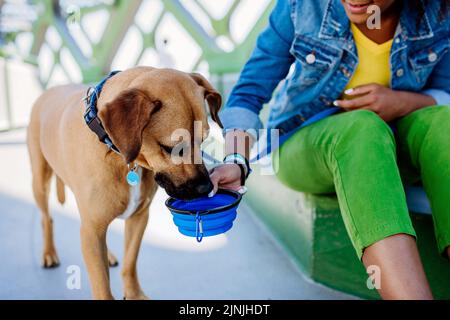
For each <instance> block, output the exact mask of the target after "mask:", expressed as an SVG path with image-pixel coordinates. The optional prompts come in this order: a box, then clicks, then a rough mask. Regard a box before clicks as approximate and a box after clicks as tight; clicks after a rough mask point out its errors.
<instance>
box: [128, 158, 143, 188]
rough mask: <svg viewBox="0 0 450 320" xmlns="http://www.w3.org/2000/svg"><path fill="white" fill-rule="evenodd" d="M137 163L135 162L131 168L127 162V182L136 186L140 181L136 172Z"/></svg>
mask: <svg viewBox="0 0 450 320" xmlns="http://www.w3.org/2000/svg"><path fill="white" fill-rule="evenodd" d="M136 168H137V165H136V164H135V165H134V167H133V168H131V166H130V164H128V173H127V182H128V184H129V185H130V186H133V187H134V186H137V185H138V184H139V183H140V182H141V177H139V175H138V174H137V172H136Z"/></svg>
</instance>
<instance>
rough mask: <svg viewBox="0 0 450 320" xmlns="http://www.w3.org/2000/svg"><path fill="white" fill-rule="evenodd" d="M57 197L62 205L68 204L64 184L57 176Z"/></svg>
mask: <svg viewBox="0 0 450 320" xmlns="http://www.w3.org/2000/svg"><path fill="white" fill-rule="evenodd" d="M56 195H57V196H58V201H59V203H61V204H64V202H66V193H65V192H64V182H62V180H61V178H60V177H58V176H56Z"/></svg>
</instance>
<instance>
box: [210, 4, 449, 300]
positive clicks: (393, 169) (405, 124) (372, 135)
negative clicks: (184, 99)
mask: <svg viewBox="0 0 450 320" xmlns="http://www.w3.org/2000/svg"><path fill="white" fill-rule="evenodd" d="M376 14H380V18H381V19H380V20H379V22H380V25H379V26H376V22H377V19H376V17H374V15H376ZM449 21H450V19H449V17H448V8H447V5H446V0H442V1H440V0H428V1H426V0H424V1H421V0H326V1H325V0H324V1H317V0H297V1H287V0H279V1H278V3H277V5H276V7H275V9H274V11H273V12H272V14H271V16H270V20H269V26H268V27H267V29H266V30H265V31H264V32H263V33H262V34H261V35H260V37H259V38H258V41H257V44H256V48H255V50H254V52H253V54H252V56H251V58H250V59H249V61H248V62H247V64H246V65H245V67H244V68H243V70H242V73H241V75H240V79H239V81H238V83H237V84H236V86H235V87H234V89H233V91H232V93H231V95H230V97H229V99H228V102H227V105H226V108H225V109H224V111H223V112H222V114H221V120H222V122H223V124H224V126H225V135H226V136H225V140H226V153H227V154H228V156H227V157H226V158H225V160H224V164H223V165H221V166H219V167H218V168H215V169H214V171H213V172H212V173H211V180H212V182H213V184H214V185H215V190H217V188H218V187H222V188H231V189H239V188H240V185H241V178H242V176H246V175H247V172H248V171H249V168H248V161H247V160H246V159H248V155H249V150H248V149H249V143H245V142H246V141H247V142H248V141H249V140H250V142H253V141H255V140H256V139H257V138H258V137H257V136H256V135H255V134H254V132H255V131H254V130H258V129H260V128H262V123H261V121H260V119H259V117H258V114H259V112H260V110H261V108H262V106H263V104H264V103H267V102H268V101H269V100H270V99H271V97H272V93H273V91H274V90H275V88H276V87H277V86H278V84H279V83H280V81H281V80H283V79H285V78H286V77H287V79H286V80H285V81H284V82H283V84H282V86H281V88H280V90H279V91H278V94H277V95H276V98H275V102H274V103H273V104H272V106H271V113H270V117H269V121H268V127H269V128H275V129H278V130H279V132H280V134H286V133H289V132H292V131H293V130H295V129H296V128H298V127H299V126H300V125H301V124H302V123H304V122H305V121H307V120H308V119H310V118H311V117H313V116H317V115H318V114H321V112H327V110H332V109H331V108H333V107H334V108H335V107H336V106H337V107H339V108H335V109H337V111H338V112H336V113H334V114H333V115H331V116H328V117H326V118H324V119H322V120H320V121H316V122H314V123H312V124H309V125H307V126H305V127H304V128H302V129H300V130H298V131H297V132H295V134H293V135H292V136H291V137H290V138H289V139H288V140H287V141H286V142H285V143H283V144H282V145H281V146H280V148H279V149H278V150H277V151H276V152H277V156H276V157H274V162H275V164H276V166H278V167H279V170H278V172H277V176H278V178H279V179H280V180H281V181H282V182H283V183H284V184H285V185H287V186H288V187H290V188H292V189H294V190H298V191H301V192H309V193H317V194H320V193H328V192H336V193H337V197H338V200H339V205H340V208H341V212H342V217H343V220H344V223H345V226H346V229H347V232H348V234H349V236H350V239H351V240H352V243H353V245H354V247H355V250H356V253H357V255H358V257H359V258H360V259H361V260H362V262H363V263H364V265H365V266H366V267H367V266H370V265H377V266H379V267H380V268H381V271H382V279H381V289H379V293H380V295H381V296H382V297H383V298H385V299H431V298H432V294H431V291H430V288H429V285H428V283H427V279H426V276H425V273H424V271H423V267H422V264H421V261H420V257H419V254H418V250H417V247H416V242H415V232H414V229H413V227H412V224H411V220H410V217H409V212H408V208H407V205H406V200H405V194H404V189H403V184H402V179H403V181H408V182H417V181H421V182H422V184H423V186H424V188H425V191H426V192H427V194H428V197H429V199H430V201H431V206H432V209H433V220H434V223H435V231H436V239H437V243H438V246H439V250H440V252H441V253H442V254H443V255H444V256H447V257H450V209H449V206H448V203H447V202H448V195H449V194H450V152H449V150H450V107H449V106H450V74H449V73H450V72H449V71H450V53H449V30H450V23H449ZM374 24H375V28H374ZM292 64H294V66H295V68H294V70H293V72H292V74H289V75H288V73H289V70H290V67H291V65H292ZM322 114H323V113H322ZM388 123H389V124H388ZM391 127H392V128H394V130H393V129H392V128H391ZM249 129H254V130H249ZM234 141H237V144H235V143H234ZM397 156H398V162H397V161H396V157H397ZM236 164H239V165H236ZM242 168H243V169H242Z"/></svg>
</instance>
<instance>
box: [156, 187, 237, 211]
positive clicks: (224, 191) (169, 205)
mask: <svg viewBox="0 0 450 320" xmlns="http://www.w3.org/2000/svg"><path fill="white" fill-rule="evenodd" d="M216 194H228V195H231V196H234V197H235V198H236V199H235V201H233V202H232V203H230V204H227V205H224V206H221V207H216V208H213V209H208V210H201V211H199V214H200V215H206V214H211V213H218V212H222V211H226V210H229V209H231V208H233V207H237V205H238V204H239V202H241V200H242V194H241V193H239V192H237V191H234V190H229V189H219V190H217V193H216ZM176 200H179V199H176V198H173V197H169V198H168V199H167V200H166V201H165V205H166V207H167V208H168V209H169V210H170V211H173V212H176V213H180V214H187V215H196V214H197V212H192V211H191V210H183V209H178V208H174V207H173V206H172V203H173V202H174V201H176Z"/></svg>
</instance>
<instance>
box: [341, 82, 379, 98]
mask: <svg viewBox="0 0 450 320" xmlns="http://www.w3.org/2000/svg"><path fill="white" fill-rule="evenodd" d="M376 86H377V84H375V83H371V84H364V85H361V86H357V87H354V88H351V89H347V90H345V91H344V93H345V94H346V95H348V96H358V95H361V94H367V93H370V92H372V91H373V90H374V89H375V87H376Z"/></svg>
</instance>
